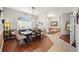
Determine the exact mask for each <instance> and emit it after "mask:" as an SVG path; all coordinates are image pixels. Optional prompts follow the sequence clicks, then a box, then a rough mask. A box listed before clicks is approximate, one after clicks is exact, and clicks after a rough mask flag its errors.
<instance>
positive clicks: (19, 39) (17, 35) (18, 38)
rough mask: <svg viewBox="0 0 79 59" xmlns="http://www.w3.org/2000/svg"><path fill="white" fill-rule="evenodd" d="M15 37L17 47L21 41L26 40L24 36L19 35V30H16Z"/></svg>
mask: <svg viewBox="0 0 79 59" xmlns="http://www.w3.org/2000/svg"><path fill="white" fill-rule="evenodd" d="M16 37H17V45H20V44H21V40H23V39H25V38H26V36H24V35H21V34H20V31H19V30H17V33H16Z"/></svg>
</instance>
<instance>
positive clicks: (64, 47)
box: [46, 34, 76, 52]
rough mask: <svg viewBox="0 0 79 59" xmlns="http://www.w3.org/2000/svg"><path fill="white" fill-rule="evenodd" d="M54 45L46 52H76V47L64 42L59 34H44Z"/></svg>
mask: <svg viewBox="0 0 79 59" xmlns="http://www.w3.org/2000/svg"><path fill="white" fill-rule="evenodd" d="M46 35H47V36H48V37H49V38H50V40H51V41H52V42H54V45H52V47H51V48H50V49H49V50H48V52H76V48H75V47H73V46H71V45H69V44H68V43H66V42H65V41H64V40H61V39H60V38H59V36H60V35H58V36H56V35H50V34H46Z"/></svg>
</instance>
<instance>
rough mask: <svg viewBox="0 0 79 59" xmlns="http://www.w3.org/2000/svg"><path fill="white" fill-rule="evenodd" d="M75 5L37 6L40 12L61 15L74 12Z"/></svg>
mask: <svg viewBox="0 0 79 59" xmlns="http://www.w3.org/2000/svg"><path fill="white" fill-rule="evenodd" d="M73 8H74V7H36V10H37V11H38V12H39V13H45V14H46V15H48V14H54V15H61V14H62V13H68V12H72V11H73Z"/></svg>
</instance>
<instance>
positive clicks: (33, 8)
mask: <svg viewBox="0 0 79 59" xmlns="http://www.w3.org/2000/svg"><path fill="white" fill-rule="evenodd" d="M32 10H33V11H32V19H34V10H35V7H32Z"/></svg>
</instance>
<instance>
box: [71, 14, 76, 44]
mask: <svg viewBox="0 0 79 59" xmlns="http://www.w3.org/2000/svg"><path fill="white" fill-rule="evenodd" d="M74 39H75V17H74V16H73V15H72V14H71V15H70V44H71V45H72V44H73V43H74Z"/></svg>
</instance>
